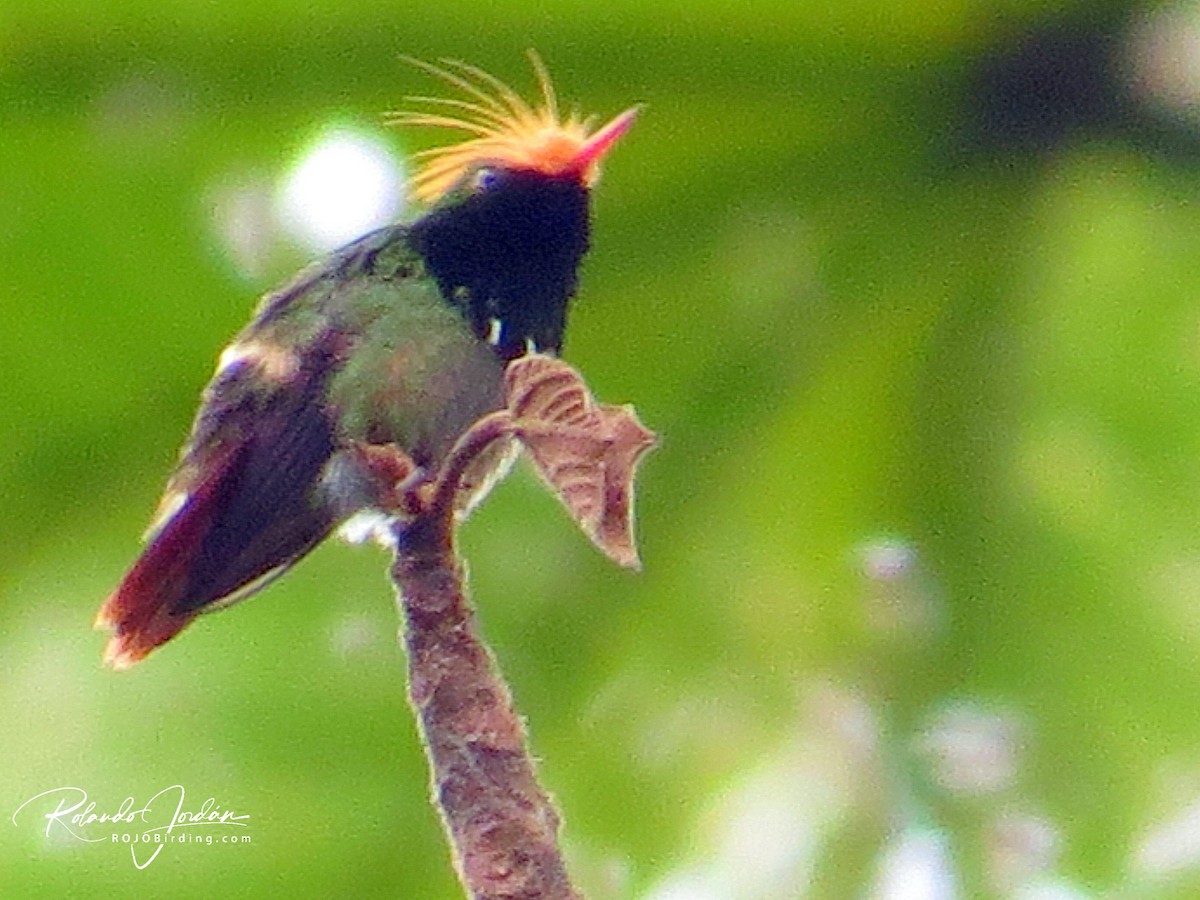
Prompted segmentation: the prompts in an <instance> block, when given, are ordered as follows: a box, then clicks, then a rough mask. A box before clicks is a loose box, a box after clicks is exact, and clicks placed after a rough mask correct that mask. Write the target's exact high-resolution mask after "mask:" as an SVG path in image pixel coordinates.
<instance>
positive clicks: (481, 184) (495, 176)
mask: <svg viewBox="0 0 1200 900" xmlns="http://www.w3.org/2000/svg"><path fill="white" fill-rule="evenodd" d="M499 182H500V173H499V172H497V171H496V170H495V169H488V168H484V169H480V170H478V171H477V172H476V173H475V175H474V176H473V177H472V178H471V187H472V188H474V189H475V190H476V191H480V192H482V191H490V190H491V189H492V188H494V187H495V186H496V185H497V184H498V183H499Z"/></svg>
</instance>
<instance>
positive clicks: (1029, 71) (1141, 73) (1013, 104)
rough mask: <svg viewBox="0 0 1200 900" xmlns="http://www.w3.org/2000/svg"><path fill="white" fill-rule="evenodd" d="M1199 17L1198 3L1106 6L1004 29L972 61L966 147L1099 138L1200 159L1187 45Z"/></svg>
mask: <svg viewBox="0 0 1200 900" xmlns="http://www.w3.org/2000/svg"><path fill="white" fill-rule="evenodd" d="M1198 16H1200V10H1198V8H1197V6H1196V4H1194V3H1181V4H1177V5H1175V6H1172V7H1159V8H1157V9H1155V10H1153V11H1143V10H1141V8H1140V7H1138V6H1135V5H1131V4H1120V5H1111V4H1107V5H1103V6H1099V7H1096V6H1088V7H1086V8H1085V9H1084V10H1083V11H1075V12H1072V13H1069V14H1063V15H1059V16H1057V17H1055V18H1053V19H1050V20H1041V21H1038V22H1035V23H1027V24H1025V25H1024V26H1023V27H1022V28H1020V29H1019V30H1013V29H1011V28H1010V29H1007V30H1001V31H998V32H997V34H996V36H995V37H994V38H993V40H992V41H991V44H990V46H988V48H987V49H986V50H984V52H983V53H982V54H981V55H980V57H979V59H978V60H977V61H975V62H974V63H973V64H972V65H971V67H970V70H969V73H968V76H967V84H966V90H965V97H964V110H963V113H962V117H961V120H960V130H959V131H958V132H957V138H958V141H957V143H958V148H957V149H958V150H959V151H960V152H963V151H965V152H966V153H968V154H970V155H974V154H982V155H985V156H1000V157H1004V156H1013V155H1017V156H1025V155H1030V154H1033V155H1040V154H1044V153H1047V152H1050V151H1054V150H1056V149H1058V148H1060V147H1063V146H1066V145H1068V144H1070V143H1072V142H1074V141H1077V140H1081V139H1083V140H1087V139H1092V140H1095V139H1100V140H1110V141H1112V140H1116V141H1122V142H1125V143H1127V144H1129V145H1130V146H1132V147H1134V148H1136V149H1137V150H1138V151H1139V152H1142V153H1144V154H1146V155H1148V156H1151V157H1155V158H1159V159H1163V158H1166V159H1170V160H1174V161H1177V162H1185V163H1188V164H1193V165H1194V164H1196V163H1200V115H1197V114H1196V104H1195V102H1194V100H1195V98H1196V97H1200V92H1198V90H1197V89H1196V88H1194V87H1193V85H1192V83H1193V82H1196V81H1197V80H1198V79H1200V76H1198V75H1197V72H1200V58H1198V59H1197V60H1196V61H1194V60H1193V59H1192V57H1193V56H1195V54H1189V53H1188V52H1186V51H1185V49H1183V48H1187V47H1189V46H1191V45H1192V44H1194V42H1195V40H1196V35H1197V29H1198V27H1200V26H1198V25H1197V17H1198Z"/></svg>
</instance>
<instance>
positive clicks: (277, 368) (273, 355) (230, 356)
mask: <svg viewBox="0 0 1200 900" xmlns="http://www.w3.org/2000/svg"><path fill="white" fill-rule="evenodd" d="M242 364H246V365H252V366H254V367H255V369H257V370H258V371H259V373H260V374H262V375H264V376H265V377H267V378H269V379H271V380H272V381H288V380H289V379H291V378H293V377H295V375H296V373H297V372H298V371H299V370H300V358H299V357H298V356H297V355H296V354H295V353H293V352H292V351H291V350H288V349H286V348H284V347H277V346H275V345H274V344H264V343H263V342H261V341H244V342H243V343H240V344H230V345H229V346H228V347H226V348H225V349H224V350H222V351H221V356H220V358H219V359H218V360H217V374H218V375H219V374H221V373H222V372H225V371H226V370H227V369H229V368H231V367H233V366H237V365H242Z"/></svg>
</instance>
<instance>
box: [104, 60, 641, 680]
mask: <svg viewBox="0 0 1200 900" xmlns="http://www.w3.org/2000/svg"><path fill="white" fill-rule="evenodd" d="M531 57H532V59H533V64H534V69H535V72H536V74H537V76H538V80H539V82H540V86H541V94H542V96H541V104H540V105H537V106H533V105H530V104H528V103H527V102H526V101H524V100H523V99H521V97H520V96H519V95H518V94H517V93H516V92H514V91H513V90H512V89H511V88H509V87H508V86H507V85H505V84H504V83H502V82H501V81H499V80H498V79H496V78H494V77H493V76H491V75H489V74H487V73H486V72H483V71H482V70H480V69H477V68H475V67H474V66H469V65H467V64H465V63H461V62H457V61H444V63H443V65H442V66H433V65H430V64H426V63H418V65H419V66H420V67H421V68H423V69H425V70H426V71H428V72H430V73H431V74H433V75H435V76H437V77H439V78H441V79H442V80H444V81H445V82H447V83H448V84H450V85H451V86H452V87H453V88H454V89H455V90H456V91H458V92H459V96H457V97H453V98H432V97H415V98H411V99H412V100H413V101H414V102H416V103H419V104H421V105H422V106H423V107H424V109H425V111H423V112H410V113H403V114H399V115H397V116H396V117H395V120H396V121H397V122H399V123H402V124H408V125H414V126H434V127H445V128H451V129H457V130H459V131H463V132H466V133H467V135H468V136H469V137H468V139H467V140H465V141H463V142H461V143H458V144H452V145H450V146H446V147H438V148H435V149H433V150H427V151H425V152H424V153H423V154H420V156H421V157H422V158H423V165H422V166H421V168H420V170H419V171H418V173H417V174H416V176H415V178H414V180H413V189H414V192H415V193H416V195H417V196H418V197H419V198H420V199H422V200H424V201H425V202H426V203H427V204H428V209H427V211H426V212H424V213H423V214H422V215H420V216H418V217H417V218H416V219H414V220H413V221H411V222H409V223H406V224H398V225H391V226H388V227H386V228H382V229H380V230H378V231H374V232H372V233H370V234H367V235H365V236H364V237H362V238H360V239H358V240H357V241H354V242H353V243H351V244H349V245H348V246H346V247H343V248H342V249H341V250H338V251H336V252H334V253H333V254H331V255H330V256H329V257H328V258H326V259H323V260H321V261H319V262H317V263H315V264H313V265H311V266H310V267H309V268H307V269H305V270H304V271H302V272H301V273H300V274H299V275H297V276H296V277H295V278H294V279H293V280H292V281H291V282H290V283H288V284H286V285H285V286H283V287H282V288H280V289H279V290H276V291H274V292H272V293H269V294H267V295H266V297H264V298H263V300H262V301H261V303H260V305H259V307H258V309H257V311H256V312H255V314H254V318H253V319H252V321H251V322H250V324H249V325H248V326H247V327H246V328H245V329H244V330H243V331H242V332H241V333H240V334H239V335H238V336H237V337H236V338H235V339H234V341H233V343H232V344H230V345H229V347H227V348H226V349H225V351H224V352H223V353H222V354H221V356H220V360H219V362H218V365H217V370H216V374H215V375H214V376H213V378H212V381H211V382H210V383H209V385H208V387H207V388H206V389H205V391H204V394H203V397H202V400H201V405H200V410H199V413H198V414H197V416H196V420H195V423H194V425H193V427H192V432H191V435H190V437H189V439H188V442H187V444H186V445H185V447H184V449H183V451H182V453H181V455H180V460H179V464H178V467H177V468H176V470H175V472H174V474H173V475H172V476H171V479H170V481H169V482H168V484H167V488H166V492H165V494H164V496H163V499H162V501H161V504H160V506H159V511H158V514H157V515H156V516H155V519H154V521H153V523H152V525H151V527H150V530H149V532H148V534H147V541H148V543H147V546H146V548H145V550H144V551H143V553H142V555H141V556H140V557H139V558H138V560H137V561H136V562H135V563H134V565H133V567H132V568H131V569H130V570H129V572H128V573H127V574H126V575H125V578H124V579H123V580H122V581H121V583H120V585H119V586H118V587H117V589H116V590H115V591H114V592H113V594H112V595H111V596H110V597H109V598H108V600H107V602H106V603H105V604H104V606H103V608H101V610H100V613H99V616H98V617H97V626H98V627H104V628H110V629H112V631H113V637H112V638H111V640H110V641H109V643H108V647H107V649H106V652H105V659H106V661H107V662H109V663H110V664H111V665H113V666H114V667H117V668H125V667H127V666H130V665H132V664H133V663H135V662H137V661H138V660H140V659H141V658H142V657H144V656H145V655H146V654H147V653H149V652H150V651H151V650H153V649H154V648H155V647H157V646H158V645H160V644H162V643H164V642H165V641H167V640H169V639H170V638H171V637H173V636H174V635H175V634H177V633H178V632H179V631H180V629H182V628H183V627H184V626H185V625H187V624H188V622H190V621H191V620H192V619H193V618H195V617H196V616H197V615H199V614H200V613H203V612H207V611H209V610H212V609H216V608H220V607H222V606H225V605H228V604H229V603H232V602H235V601H237V600H240V599H242V598H244V597H247V596H249V595H250V594H252V593H254V592H255V591H257V590H259V589H261V588H262V587H263V586H265V585H266V584H267V583H269V582H270V581H271V580H273V579H274V578H276V577H278V576H279V575H281V574H282V573H284V572H285V571H287V569H289V568H290V567H291V566H292V565H294V564H295V563H296V562H297V561H298V560H300V559H301V558H302V557H303V556H304V555H305V554H307V553H308V552H309V551H310V550H312V549H313V548H314V547H316V545H317V544H319V543H320V542H321V541H322V540H324V539H325V538H326V537H328V536H329V535H330V534H331V533H332V532H333V531H334V530H336V529H338V528H339V527H341V526H348V527H349V526H352V525H353V524H354V522H352V520H354V521H363V520H370V519H371V517H374V519H375V521H379V520H380V517H381V516H382V517H386V516H388V515H390V514H391V511H388V510H380V509H378V508H377V507H378V506H379V503H378V498H379V497H381V496H383V495H384V493H386V490H387V488H388V481H389V479H393V480H394V479H395V478H397V477H399V475H400V474H401V473H397V472H395V471H394V467H392V468H389V465H388V464H387V460H388V459H389V458H392V459H394V458H396V454H394V453H391V454H389V452H388V450H389V448H394V449H399V450H401V451H403V453H404V454H406V455H407V456H408V457H409V458H411V460H412V461H414V462H415V463H416V464H417V465H418V466H419V467H421V468H423V469H425V470H427V471H434V470H436V468H437V467H438V465H439V463H440V462H441V460H442V459H443V458H444V457H445V455H446V454H447V452H448V451H449V449H450V448H451V447H452V446H453V444H454V442H455V440H456V439H457V438H458V437H459V436H460V435H461V434H462V433H463V432H464V431H465V430H466V429H467V428H468V427H469V426H470V425H471V424H472V423H473V422H475V421H476V420H477V419H478V418H479V417H480V416H482V415H484V414H486V413H488V412H491V411H493V410H495V409H497V408H499V406H500V404H501V402H502V396H501V389H502V381H503V372H504V367H505V365H506V364H507V363H508V362H509V361H511V360H513V359H515V358H517V357H519V356H521V355H523V354H525V353H527V352H530V351H540V352H548V353H555V352H557V351H558V350H559V349H560V348H561V346H562V342H563V330H564V327H565V324H566V315H567V306H568V303H569V301H570V299H571V297H572V295H573V294H574V293H575V289H576V283H577V278H578V269H579V265H580V262H581V260H582V258H583V256H584V254H585V252H586V251H587V248H588V230H589V209H588V206H589V191H590V189H591V187H592V186H593V184H594V183H595V181H596V179H597V177H598V174H599V166H600V162H601V160H602V159H603V157H604V156H605V155H606V154H607V153H608V151H609V150H610V149H611V148H612V147H613V145H614V144H615V143H616V142H617V141H618V140H619V139H620V137H621V136H622V135H623V134H625V132H626V131H627V130H628V129H629V127H630V126H631V125H632V124H633V121H634V118H635V116H636V114H637V108H636V107H635V108H633V109H629V110H627V111H625V112H623V113H621V114H620V115H619V116H617V117H615V118H614V119H612V120H611V121H610V122H608V124H606V125H604V126H603V127H601V128H599V129H594V128H593V127H592V125H591V123H590V121H583V120H580V119H579V118H578V117H576V116H574V115H572V116H570V117H568V118H566V119H565V120H564V119H561V118H560V116H559V112H558V108H557V103H556V99H555V93H554V89H553V87H552V85H551V83H550V79H549V77H548V75H547V73H546V70H545V68H544V67H543V66H542V64H541V62H540V60H539V59H537V57H536V56H532V55H531ZM488 480H489V479H481V483H480V484H479V488H480V490H482V489H484V487H485V485H484V484H483V482H485V481H488ZM385 521H386V519H385ZM368 530H369V529H368Z"/></svg>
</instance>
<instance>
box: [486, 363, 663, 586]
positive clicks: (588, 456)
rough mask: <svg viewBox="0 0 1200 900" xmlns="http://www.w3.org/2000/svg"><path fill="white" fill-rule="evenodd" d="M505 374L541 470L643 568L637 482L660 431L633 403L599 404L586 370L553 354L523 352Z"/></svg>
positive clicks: (617, 551)
mask: <svg viewBox="0 0 1200 900" xmlns="http://www.w3.org/2000/svg"><path fill="white" fill-rule="evenodd" d="M505 378H506V385H507V389H508V409H509V413H510V414H511V415H512V419H513V422H512V427H513V433H514V434H515V435H516V437H517V439H518V440H519V441H520V442H521V444H522V445H523V446H524V447H525V449H526V451H527V452H528V453H529V457H530V459H531V460H532V461H533V464H534V467H535V468H536V469H537V471H538V474H539V475H541V477H542V479H543V480H544V481H545V482H546V484H547V485H548V486H549V488H550V489H551V491H552V492H553V493H554V495H555V496H556V497H558V499H559V500H560V501H561V502H562V504H563V506H565V507H566V509H567V512H568V513H569V514H570V515H571V518H572V519H574V520H575V522H576V524H578V525H579V527H580V528H581V529H583V532H584V534H586V535H587V536H588V537H589V538H590V539H591V540H592V542H593V543H594V544H595V545H596V546H597V547H599V548H600V550H601V551H603V552H604V554H605V555H606V556H608V557H609V558H610V559H612V560H613V561H614V562H616V563H618V564H619V565H622V566H626V567H628V568H639V567H640V562H639V560H638V555H637V547H636V544H635V542H634V533H633V483H634V477H635V474H636V471H637V465H638V463H639V462H640V461H641V458H642V456H643V455H645V453H646V452H647V451H649V450H650V449H651V448H653V447H654V444H655V442H656V438H655V435H654V433H653V432H651V431H649V430H648V429H647V428H646V427H645V426H643V425H642V423H641V422H639V421H638V418H637V415H636V414H635V413H634V411H633V407H630V406H608V405H600V404H597V403H596V401H595V399H594V398H593V397H592V394H591V392H590V391H589V390H588V387H587V385H586V384H585V383H584V381H583V378H582V377H581V376H580V375H579V373H577V372H576V371H575V370H574V369H572V368H571V367H570V366H568V365H567V364H566V363H564V362H562V361H561V360H559V359H556V358H554V357H552V356H544V355H542V354H530V355H528V356H524V357H522V358H520V359H518V360H516V361H514V362H513V363H511V364H510V365H509V367H508V369H507V371H506V373H505Z"/></svg>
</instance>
